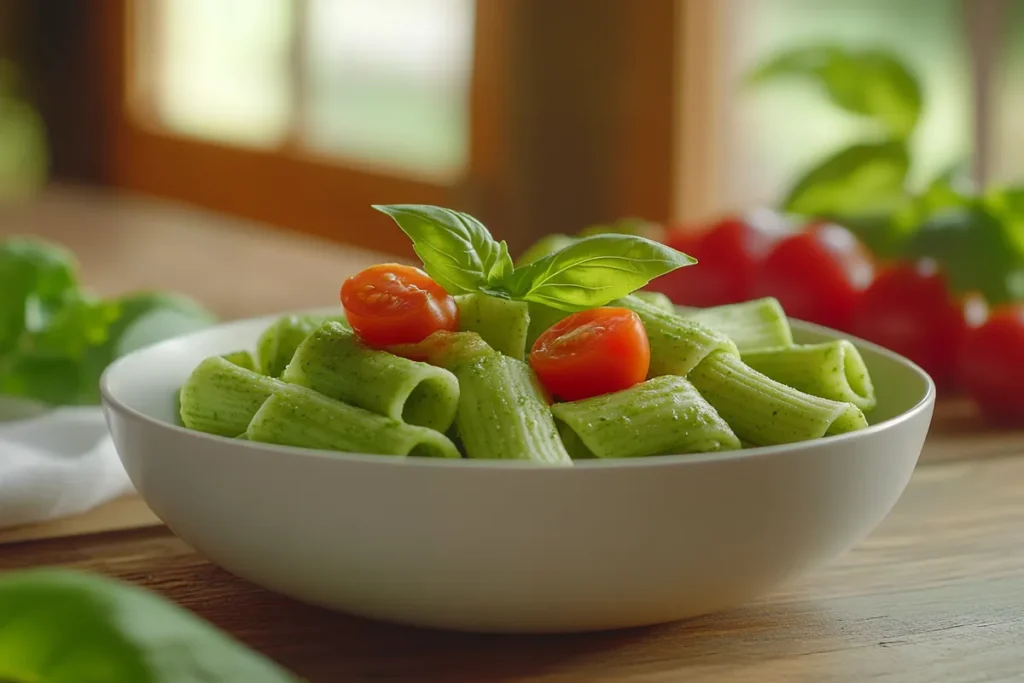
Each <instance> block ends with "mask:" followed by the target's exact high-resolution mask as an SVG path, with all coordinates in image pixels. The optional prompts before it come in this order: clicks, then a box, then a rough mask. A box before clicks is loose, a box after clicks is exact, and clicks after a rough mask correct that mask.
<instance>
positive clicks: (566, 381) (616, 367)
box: [530, 308, 651, 401]
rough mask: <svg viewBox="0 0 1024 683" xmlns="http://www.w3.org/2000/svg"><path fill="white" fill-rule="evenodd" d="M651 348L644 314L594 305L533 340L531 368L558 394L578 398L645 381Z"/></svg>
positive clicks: (565, 399)
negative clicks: (594, 306)
mask: <svg viewBox="0 0 1024 683" xmlns="http://www.w3.org/2000/svg"><path fill="white" fill-rule="evenodd" d="M650 365H651V347H650V345H649V343H648V340H647V330H645V329H644V324H643V322H641V320H640V317H639V316H638V315H637V314H636V313H634V312H633V311H630V310H629V309H626V308H593V309H590V310H588V311H580V312H579V313H573V314H572V315H570V316H569V317H568V318H565V319H564V320H562V321H561V322H558V323H555V324H554V325H552V326H551V327H550V328H548V330H547V331H545V332H544V334H542V335H541V336H540V337H538V338H537V341H536V342H534V344H533V349H532V350H531V351H530V367H532V368H533V371H534V372H536V373H537V377H538V378H539V379H540V381H541V384H543V385H544V387H545V388H546V389H547V390H548V391H549V392H551V394H552V395H554V396H555V397H556V398H558V399H561V400H563V401H578V400H580V399H584V398H590V397H592V396H600V395H602V394H610V393H612V392H615V391H621V390H623V389H628V388H629V387H631V386H633V385H634V384H638V383H640V382H643V381H644V379H645V378H646V377H647V370H648V368H649V367H650Z"/></svg>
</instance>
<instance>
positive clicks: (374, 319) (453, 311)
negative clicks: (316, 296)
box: [341, 263, 459, 346]
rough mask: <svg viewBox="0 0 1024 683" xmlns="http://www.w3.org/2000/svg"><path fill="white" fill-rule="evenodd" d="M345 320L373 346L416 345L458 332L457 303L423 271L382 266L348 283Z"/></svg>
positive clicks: (344, 290) (344, 288)
mask: <svg viewBox="0 0 1024 683" xmlns="http://www.w3.org/2000/svg"><path fill="white" fill-rule="evenodd" d="M341 304H342V306H343V307H344V308H345V317H346V318H348V322H349V324H350V325H351V326H352V329H353V330H354V331H355V333H356V334H357V335H359V338H360V339H362V340H363V341H364V342H366V343H367V344H369V345H371V346H389V345H391V344H415V343H416V342H419V341H422V340H423V339H425V338H427V337H428V336H430V335H431V334H432V333H434V332H437V331H439V330H447V331H450V332H452V331H455V330H457V329H459V309H458V307H457V306H456V305H455V299H454V298H452V297H451V296H450V295H449V294H448V292H446V291H445V290H444V288H443V287H441V285H439V284H437V283H436V282H434V281H433V280H431V279H430V276H429V275H427V274H426V273H424V272H423V271H422V270H420V269H419V268H413V267H412V266H403V265H400V264H397V263H382V264H380V265H376V266H371V267H369V268H367V269H366V270H364V271H362V272H360V273H357V274H356V275H353V276H352V277H350V278H348V279H347V280H345V282H344V284H342V286H341Z"/></svg>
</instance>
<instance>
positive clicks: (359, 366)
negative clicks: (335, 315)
mask: <svg viewBox="0 0 1024 683" xmlns="http://www.w3.org/2000/svg"><path fill="white" fill-rule="evenodd" d="M281 378H282V379H283V380H284V381H286V382H289V383H291V384H299V385H301V386H304V387H308V388H310V389H313V390H314V391H318V392H320V393H321V394H323V395H325V396H327V397H328V398H333V399H336V400H339V401H343V402H344V403H348V404H350V405H354V406H358V407H360V408H363V409H365V410H369V411H371V412H374V413H378V414H380V415H386V416H388V417H390V418H392V419H395V420H401V421H403V422H406V423H408V424H411V425H417V426H420V427H429V428H431V429H436V430H437V431H439V432H444V431H446V430H447V429H448V428H449V427H450V426H451V424H452V422H453V421H454V419H455V411H456V409H457V407H458V403H459V383H458V381H457V380H456V379H455V376H454V375H453V374H452V373H450V372H448V371H447V370H444V369H442V368H438V367H434V366H432V365H429V364H427V363H420V362H417V361H412V360H408V359H406V358H401V357H398V356H395V355H393V354H391V353H388V352H386V351H378V350H376V349H371V348H369V347H367V346H364V345H363V344H362V342H360V341H359V340H358V339H357V338H356V336H355V334H353V333H352V332H351V331H349V330H348V329H347V328H346V327H344V326H343V325H341V324H339V323H337V322H328V323H325V324H324V325H323V326H322V327H320V328H319V329H318V330H316V331H315V332H313V333H312V334H310V335H309V336H308V337H306V339H305V341H303V342H302V343H301V344H300V345H299V348H298V349H296V351H295V355H294V357H293V358H292V360H291V362H290V363H289V364H288V367H287V368H285V371H284V373H283V374H282V375H281Z"/></svg>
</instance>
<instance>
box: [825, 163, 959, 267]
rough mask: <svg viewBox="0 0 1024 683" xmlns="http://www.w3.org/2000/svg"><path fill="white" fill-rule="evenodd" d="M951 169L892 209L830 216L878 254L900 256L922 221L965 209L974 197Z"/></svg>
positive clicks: (890, 256) (880, 256) (884, 256)
mask: <svg viewBox="0 0 1024 683" xmlns="http://www.w3.org/2000/svg"><path fill="white" fill-rule="evenodd" d="M959 185H960V183H959V181H958V179H957V177H956V175H955V173H954V172H946V173H943V174H941V175H939V176H938V177H936V178H935V180H933V181H932V182H931V184H929V185H928V187H927V188H925V190H924V191H923V192H921V193H920V194H918V195H914V196H908V197H906V198H905V199H904V201H903V202H902V203H901V204H900V205H899V206H897V207H896V208H895V209H893V210H892V211H880V212H874V213H869V212H862V213H857V214H852V215H844V216H840V215H829V216H826V218H829V219H831V220H833V221H835V222H837V223H839V224H841V225H843V226H845V227H846V228H848V229H849V230H851V231H852V232H853V233H854V234H855V235H857V237H858V238H859V239H860V240H861V241H862V242H863V243H864V245H865V246H866V247H867V248H868V249H869V250H870V251H871V252H872V253H873V254H874V255H875V256H877V257H879V258H883V259H888V258H898V257H900V256H901V255H902V252H903V250H904V249H905V248H906V246H907V242H908V241H909V240H910V238H911V237H912V236H913V235H914V233H915V232H916V231H917V229H918V228H919V227H921V225H922V224H924V223H925V222H927V221H928V220H929V219H931V218H933V217H934V216H936V215H938V214H940V213H942V212H944V211H947V210H950V209H955V208H966V207H969V206H970V205H971V202H972V201H973V198H972V196H971V195H969V194H966V193H965V192H964V191H963V190H960V189H958V186H959Z"/></svg>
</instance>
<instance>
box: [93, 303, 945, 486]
mask: <svg viewBox="0 0 1024 683" xmlns="http://www.w3.org/2000/svg"><path fill="white" fill-rule="evenodd" d="M335 313H337V311H336V309H334V308H329V309H325V308H313V309H304V310H296V311H284V312H281V313H276V314H271V315H264V316H254V317H249V318H243V319H238V320H231V321H227V322H222V323H219V324H217V325H213V326H211V327H207V328H204V329H201V330H196V331H194V332H190V333H187V334H184V335H179V336H177V337H172V338H170V339H165V340H163V341H160V342H157V343H155V344H151V345H149V346H145V347H142V348H139V349H136V350H134V351H132V352H130V353H128V354H126V355H124V356H122V357H121V358H118V359H116V360H115V361H114V362H113V363H111V364H110V365H108V366H107V367H106V369H104V371H103V374H102V375H101V376H100V383H99V384H100V387H99V388H100V397H101V399H102V403H103V404H104V406H105V408H107V409H111V410H114V411H116V412H119V413H122V414H123V415H125V416H127V417H129V418H131V419H133V420H136V421H138V422H142V423H146V424H147V425H149V426H151V427H153V428H156V429H165V430H170V431H172V432H175V433H178V434H181V435H183V436H186V437H191V438H196V439H199V440H201V441H207V442H209V443H211V444H212V445H218V444H219V445H220V446H222V447H227V448H231V449H241V450H250V451H257V452H265V453H275V454H287V455H291V456H294V457H304V458H316V459H326V460H335V461H340V462H350V463H374V464H376V465H379V466H382V467H403V468H414V469H419V468H430V469H433V468H454V469H456V470H465V471H481V470H503V471H509V470H513V471H524V470H525V471H544V472H575V471H580V470H583V471H588V470H606V469H621V468H627V469H636V468H649V467H666V466H678V465H686V464H688V465H698V464H706V463H719V462H728V461H735V460H746V459H750V458H764V457H771V456H778V455H782V454H793V453H800V452H805V451H808V450H813V449H816V448H820V447H822V446H824V445H839V444H841V443H846V442H849V441H853V440H858V439H864V438H867V437H869V436H872V435H874V434H878V433H880V432H884V431H888V430H890V429H893V428H894V427H896V426H898V425H900V424H903V423H905V422H908V421H910V420H913V419H915V418H916V417H917V416H918V415H920V414H921V413H923V412H925V411H926V410H929V409H930V408H931V407H932V406H933V405H934V403H935V394H936V389H935V382H934V381H933V380H932V378H931V376H930V375H929V374H928V373H927V372H925V371H924V370H923V369H922V368H921V367H920V366H919V365H917V364H916V363H914V362H913V361H911V360H910V359H908V358H906V357H904V356H901V355H900V354H898V353H896V352H894V351H890V350H889V349H886V348H884V347H882V346H879V345H878V344H875V343H873V342H869V341H867V340H865V339H861V338H859V337H855V336H853V335H849V334H847V333H845V332H840V331H838V330H834V329H832V328H829V327H824V326H822V325H817V324H815V323H809V322H805V321H803V320H799V319H796V318H790V319H789V321H790V325H791V327H793V329H798V330H800V331H804V332H810V333H816V334H822V335H825V336H828V337H830V338H836V339H846V340H848V341H850V342H851V343H853V344H854V345H855V346H858V347H861V348H865V349H868V350H870V351H871V352H873V353H875V354H878V355H880V356H883V357H886V358H888V359H889V360H891V361H894V362H896V363H898V364H900V365H903V366H905V367H907V368H909V369H910V370H912V371H913V372H914V373H916V374H917V375H918V376H920V377H921V378H923V379H924V380H925V388H926V390H925V392H924V395H923V396H922V397H921V399H920V400H919V401H918V402H917V403H915V404H914V405H913V406H912V407H911V408H909V409H908V410H905V411H903V412H902V413H900V414H899V415H895V416H893V417H891V418H889V419H888V420H884V421H882V422H879V423H877V424H872V425H869V426H868V427H867V428H865V429H861V430H858V431H856V432H848V433H846V434H837V435H834V436H824V437H821V438H819V439H811V440H808V441H797V442H794V443H788V444H778V445H775V446H757V447H754V448H742V449H739V450H734V451H718V452H712V453H690V454H681V455H678V454H677V455H657V456H649V457H644V458H604V459H602V458H594V459H585V460H574V461H573V466H572V467H552V466H550V465H543V464H539V463H535V462H532V461H529V460H499V459H494V460H491V459H469V458H458V459H455V458H407V457H389V456H383V455H379V454H367V453H349V452H345V451H329V450H321V449H312V448H299V447H296V446H282V445H277V444H269V443H260V442H253V441H240V440H238V439H232V438H229V437H226V436H218V435H216V434H207V433H205V432H199V431H196V430H194V429H188V428H187V427H184V426H181V425H177V424H174V423H171V422H166V421H164V420H160V419H157V418H154V417H150V416H149V415H146V414H145V413H142V412H140V411H138V410H136V409H135V408H132V407H131V406H129V405H127V404H126V403H124V402H123V401H121V400H120V399H118V398H117V397H116V396H115V395H114V392H113V391H111V388H110V383H111V377H113V376H114V375H115V374H116V373H117V372H118V369H119V368H120V367H121V366H122V365H124V364H126V363H128V362H130V359H132V358H133V357H134V356H136V355H137V354H142V353H153V352H158V350H159V349H160V348H161V347H164V346H172V345H180V344H187V343H188V342H189V340H190V339H192V338H193V337H199V336H202V335H204V334H209V333H211V332H212V331H213V330H226V329H230V328H231V327H248V326H250V325H253V324H255V323H257V322H261V321H266V322H267V324H269V323H270V322H273V321H274V320H276V319H277V318H280V317H281V316H285V315H310V314H312V315H316V314H321V315H322V314H328V315H333V314H335ZM929 426H930V425H929Z"/></svg>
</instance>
